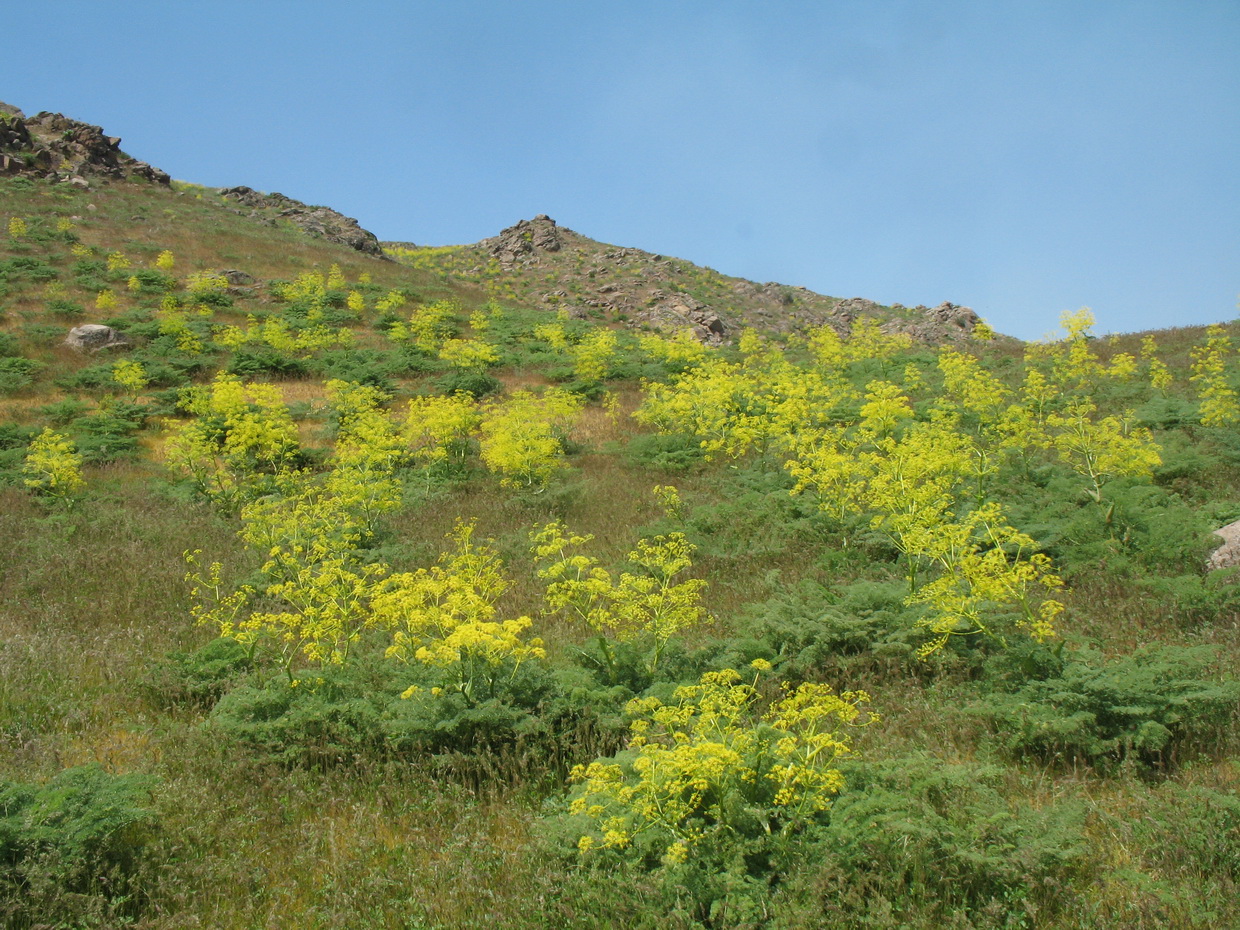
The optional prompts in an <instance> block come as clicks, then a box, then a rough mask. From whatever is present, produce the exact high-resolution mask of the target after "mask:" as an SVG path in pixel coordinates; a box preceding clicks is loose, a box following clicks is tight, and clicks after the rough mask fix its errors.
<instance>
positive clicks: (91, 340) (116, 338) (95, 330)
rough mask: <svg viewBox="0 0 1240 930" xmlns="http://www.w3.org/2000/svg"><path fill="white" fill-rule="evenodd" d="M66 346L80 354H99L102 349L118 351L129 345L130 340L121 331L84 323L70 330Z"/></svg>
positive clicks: (99, 324) (97, 324)
mask: <svg viewBox="0 0 1240 930" xmlns="http://www.w3.org/2000/svg"><path fill="white" fill-rule="evenodd" d="M65 345H67V346H68V347H69V348H71V349H74V350H76V351H78V352H98V351H99V350H100V349H116V348H121V347H123V346H127V345H129V340H128V339H126V338H125V337H124V335H122V334H121V333H120V332H119V331H117V330H115V329H113V328H112V327H111V326H104V325H103V324H102V323H83V324H82V325H81V326H75V327H73V329H71V330H69V335H68V336H66V337H65Z"/></svg>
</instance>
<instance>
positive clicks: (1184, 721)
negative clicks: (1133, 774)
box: [972, 646, 1240, 768]
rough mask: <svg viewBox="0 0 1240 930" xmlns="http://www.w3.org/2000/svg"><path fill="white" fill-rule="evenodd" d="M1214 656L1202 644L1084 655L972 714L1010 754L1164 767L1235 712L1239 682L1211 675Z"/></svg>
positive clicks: (1104, 764)
mask: <svg viewBox="0 0 1240 930" xmlns="http://www.w3.org/2000/svg"><path fill="white" fill-rule="evenodd" d="M1213 657H1214V655H1213V652H1212V651H1211V650H1210V649H1209V648H1207V647H1196V648H1185V647H1174V646H1167V647H1163V648H1157V649H1153V648H1151V649H1143V650H1140V651H1138V652H1136V653H1135V654H1133V655H1131V656H1128V657H1125V658H1121V659H1115V660H1113V661H1110V662H1102V661H1101V660H1100V658H1099V657H1098V656H1097V655H1095V654H1091V653H1086V652H1083V653H1080V654H1078V655H1077V656H1074V657H1073V658H1071V659H1069V660H1067V661H1065V662H1064V664H1063V667H1062V669H1061V670H1059V671H1058V672H1056V673H1055V677H1051V678H1045V679H1040V680H1039V679H1035V680H1031V681H1029V682H1027V683H1025V684H1024V685H1022V686H1021V687H1019V688H1018V689H1017V690H1015V691H1014V692H1011V693H1008V694H1000V693H995V694H991V695H988V696H987V698H986V701H985V703H984V704H981V705H978V706H976V707H974V708H973V709H972V710H973V712H974V713H976V714H979V715H981V716H982V717H985V718H986V719H988V720H989V721H990V723H991V725H992V726H993V728H994V730H995V733H996V734H997V738H998V741H999V743H1000V745H1001V746H1002V747H1003V748H1004V749H1006V750H1007V751H1008V752H1010V753H1012V754H1013V755H1016V756H1032V757H1036V758H1039V759H1042V760H1046V761H1060V762H1073V761H1084V762H1090V763H1093V764H1095V765H1098V766H1100V767H1103V768H1106V767H1109V766H1112V765H1114V764H1116V763H1119V762H1123V761H1125V760H1132V761H1134V762H1138V763H1143V764H1157V765H1160V766H1167V765H1171V764H1173V763H1174V762H1176V761H1177V757H1178V756H1179V755H1180V750H1181V749H1182V748H1184V747H1187V745H1188V744H1189V743H1190V741H1191V740H1192V739H1193V738H1194V737H1198V736H1203V735H1204V734H1205V733H1207V732H1208V731H1211V730H1217V729H1220V728H1222V727H1224V726H1225V725H1226V724H1227V723H1228V722H1229V721H1230V720H1231V718H1232V716H1233V714H1234V713H1235V710H1236V705H1237V701H1240V683H1238V682H1235V681H1230V680H1225V681H1217V680H1215V679H1214V678H1212V677H1209V676H1208V667H1209V665H1210V663H1211V661H1212V660H1213Z"/></svg>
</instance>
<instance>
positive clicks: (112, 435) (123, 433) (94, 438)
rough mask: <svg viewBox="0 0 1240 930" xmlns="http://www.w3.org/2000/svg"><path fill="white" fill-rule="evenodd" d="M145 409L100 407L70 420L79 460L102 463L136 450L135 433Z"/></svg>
mask: <svg viewBox="0 0 1240 930" xmlns="http://www.w3.org/2000/svg"><path fill="white" fill-rule="evenodd" d="M144 413H145V411H141V412H135V411H133V410H125V409H104V410H100V411H98V412H96V413H93V414H91V415H90V416H86V417H79V418H78V419H76V420H74V421H73V423H72V424H71V429H72V431H73V436H74V439H75V440H76V441H77V451H78V453H79V454H80V455H81V456H82V459H83V461H85V462H88V463H91V464H95V465H102V464H104V463H107V462H115V461H117V460H118V459H123V458H128V457H130V456H132V455H134V454H135V453H136V452H137V451H138V437H137V436H136V435H134V434H135V433H137V432H138V430H140V429H141V428H142V422H143V420H142V417H143V415H144Z"/></svg>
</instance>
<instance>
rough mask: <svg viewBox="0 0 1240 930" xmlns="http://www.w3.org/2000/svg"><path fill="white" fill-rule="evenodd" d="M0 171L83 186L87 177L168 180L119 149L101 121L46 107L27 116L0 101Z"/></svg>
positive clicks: (158, 182)
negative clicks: (80, 118) (84, 119)
mask: <svg viewBox="0 0 1240 930" xmlns="http://www.w3.org/2000/svg"><path fill="white" fill-rule="evenodd" d="M0 175H8V176H14V175H17V176H26V177H37V178H51V179H59V180H61V181H65V182H68V183H72V184H77V185H78V186H82V187H89V186H90V179H91V178H107V179H110V180H125V179H131V178H138V179H141V180H144V181H150V182H152V183H155V184H163V185H167V184H169V183H170V182H171V178H169V176H168V174H167V173H166V172H164V171H160V170H159V169H158V168H153V167H152V166H150V165H148V164H147V163H146V162H144V161H138V160H137V159H136V158H132V157H130V156H129V155H126V154H125V153H124V152H122V151H121V140H120V138H119V137H117V136H107V135H104V132H103V129H101V128H100V127H99V126H92V125H90V124H89V123H82V122H79V121H78V120H75V119H69V117H67V116H62V115H61V114H59V113H48V112H46V111H44V112H41V113H36V114H35V115H34V116H26V115H25V114H24V113H22V111H21V110H19V109H18V108H17V107H14V106H9V105H8V104H6V103H0Z"/></svg>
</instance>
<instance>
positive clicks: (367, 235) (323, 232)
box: [220, 186, 383, 256]
mask: <svg viewBox="0 0 1240 930" xmlns="http://www.w3.org/2000/svg"><path fill="white" fill-rule="evenodd" d="M220 193H221V194H223V195H224V196H225V197H227V198H228V199H229V200H235V201H236V202H237V203H239V204H241V205H242V206H244V207H249V208H250V210H251V213H250V215H251V216H254V217H258V218H262V217H266V216H268V215H271V216H278V217H280V218H282V219H286V220H289V221H290V222H292V223H293V224H295V225H296V226H298V227H300V228H301V229H303V230H304V231H305V232H307V233H309V234H310V235H312V236H317V237H318V238H320V239H326V240H327V241H328V242H336V243H339V244H340V245H347V246H348V247H349V248H351V249H357V251H359V252H365V253H366V254H367V255H376V256H382V255H383V249H382V248H381V247H380V245H379V239H378V237H376V236H375V234H374V233H372V232H370V231H368V230H365V229H362V227H361V226H360V225H358V222H357V220H355V219H353V218H352V217H351V216H345V215H344V214H342V213H337V212H336V211H335V210H333V209H331V208H330V207H316V206H310V205H309V204H305V203H302V202H301V201H300V200H294V199H293V198H292V197H286V196H285V195H284V194H278V193H272V194H264V193H261V192H259V191H256V190H254V189H253V188H250V187H244V186H242V187H228V188H225V189H224V190H222V191H220Z"/></svg>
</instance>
